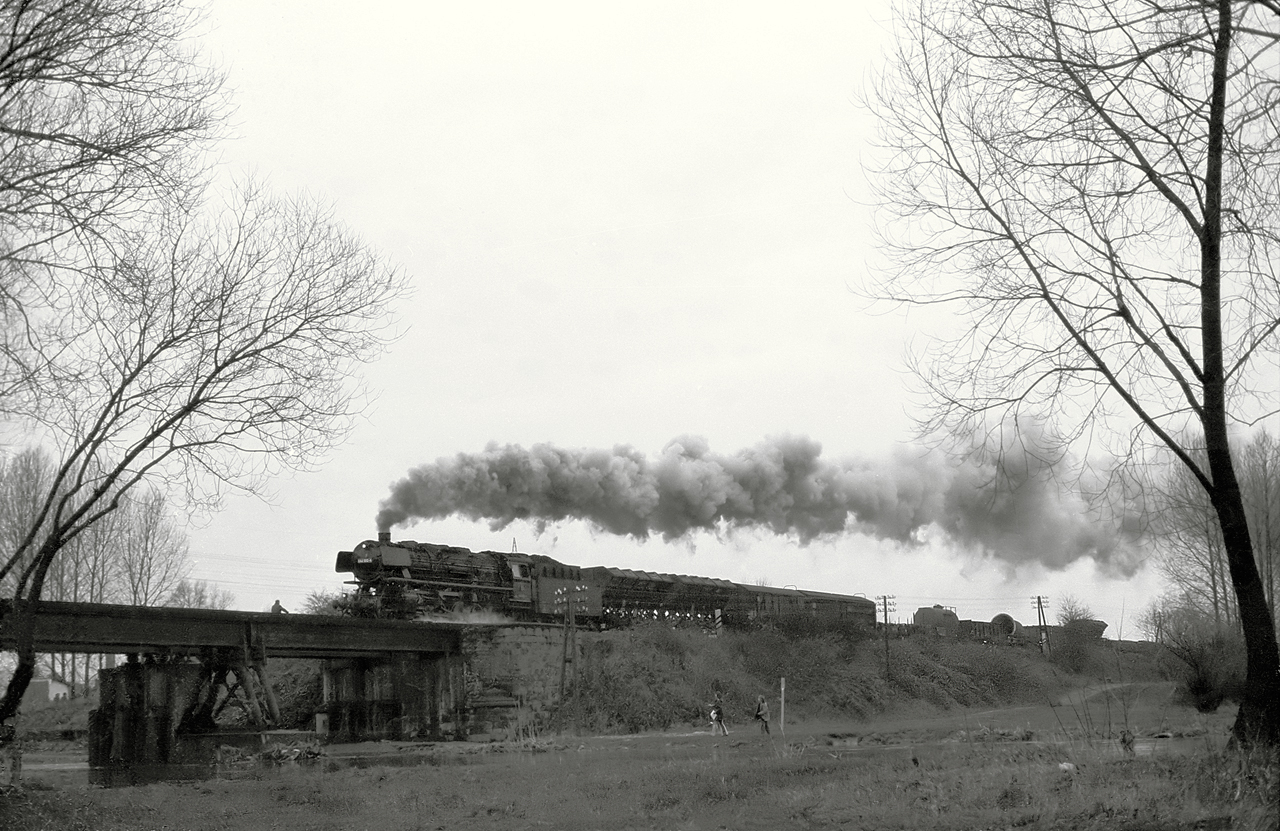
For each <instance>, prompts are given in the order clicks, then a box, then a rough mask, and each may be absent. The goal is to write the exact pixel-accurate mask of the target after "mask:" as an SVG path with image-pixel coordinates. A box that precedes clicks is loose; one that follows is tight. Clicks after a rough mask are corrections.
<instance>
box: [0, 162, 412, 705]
mask: <svg viewBox="0 0 1280 831" xmlns="http://www.w3.org/2000/svg"><path fill="white" fill-rule="evenodd" d="M100 254H101V255H100V256H98V257H97V258H95V259H94V260H91V261H87V262H85V263H84V264H83V265H82V266H81V269H80V270H79V272H77V275H83V276H82V277H81V279H83V280H84V281H85V285H84V290H83V291H82V292H80V293H79V295H78V296H80V297H81V298H82V302H81V303H80V304H79V305H71V306H68V307H66V308H65V309H63V310H62V318H61V322H60V331H59V337H60V338H61V341H62V345H61V347H60V349H59V352H58V360H57V362H51V367H52V371H50V372H48V373H47V374H46V375H45V376H44V377H46V378H47V379H48V383H49V384H50V387H51V388H50V389H48V390H46V391H44V392H43V393H42V394H41V395H39V396H37V397H36V398H38V399H39V400H40V402H41V405H40V406H39V407H38V408H35V409H29V410H27V411H25V412H24V413H23V415H24V416H25V423H26V424H27V426H28V427H29V429H30V430H31V431H32V433H33V434H35V435H39V436H41V437H42V438H43V439H44V441H45V442H46V443H47V444H49V445H52V446H56V447H57V448H58V463H57V467H56V475H55V477H54V482H53V483H52V485H51V486H50V487H49V488H48V489H47V490H46V491H45V492H44V494H43V499H42V501H41V502H40V504H39V513H38V516H37V518H36V520H37V521H35V522H33V523H32V525H31V527H30V530H29V533H28V534H27V535H26V536H25V537H24V538H23V539H22V540H21V542H20V543H19V544H18V546H16V548H14V549H12V550H11V551H10V552H7V556H6V558H5V560H4V561H2V562H0V580H10V581H11V582H10V583H9V585H11V586H12V590H13V596H14V598H15V600H18V601H33V600H37V599H39V598H40V597H41V596H42V593H43V591H44V587H45V583H46V580H47V578H48V575H49V570H50V568H51V567H52V566H53V565H54V563H55V562H57V559H58V557H59V555H60V554H61V553H62V552H63V551H64V550H65V548H66V546H67V545H68V543H69V542H70V541H71V540H73V539H75V538H76V537H78V536H80V535H81V534H83V533H84V532H85V531H86V529H88V528H90V527H92V526H93V525H94V524H95V523H97V522H99V521H101V520H102V519H103V518H104V517H106V516H107V515H109V514H110V513H112V512H113V511H115V510H116V509H117V508H119V507H120V506H121V504H123V500H124V498H125V495H126V494H128V493H129V492H130V491H132V490H133V489H134V488H136V487H138V486H139V485H140V484H141V483H143V482H146V481H150V482H159V483H168V484H170V485H181V486H182V487H184V488H185V489H186V494H187V499H188V500H189V501H190V502H191V503H193V504H205V505H209V504H214V503H216V501H217V499H218V498H219V495H220V494H221V493H222V491H223V489H224V488H225V487H228V486H229V487H233V488H238V489H242V490H247V491H250V492H254V491H258V490H260V489H261V488H262V487H263V486H264V484H265V481H266V477H267V476H268V475H269V474H270V473H271V472H272V471H273V470H274V469H275V467H276V466H277V465H287V466H291V467H293V468H299V469H302V468H307V467H308V466H309V465H312V464H314V463H315V462H316V461H317V460H318V459H321V458H322V457H323V456H324V454H325V452H326V451H327V450H328V448H330V447H331V446H333V445H334V443H336V442H338V441H339V440H341V439H342V438H343V437H344V435H345V432H346V430H347V429H348V428H349V426H350V423H351V420H352V418H353V417H354V416H355V414H356V412H358V409H359V407H360V405H361V401H362V399H361V398H360V395H359V389H358V388H356V387H354V386H353V385H352V384H351V379H352V373H353V371H354V369H355V367H356V366H358V365H359V363H361V362H363V361H367V360H370V359H372V358H373V357H375V356H376V355H377V354H379V353H380V351H381V349H382V347H383V345H384V344H385V338H386V331H387V330H386V326H387V323H388V319H389V304H390V303H391V302H393V300H394V299H395V298H396V297H397V296H398V295H399V294H400V293H401V291H402V288H403V281H402V278H401V277H400V276H399V275H398V274H397V273H396V272H395V271H393V270H392V269H390V268H388V267H386V266H385V265H384V264H383V263H382V261H381V260H380V258H379V257H378V256H377V255H376V254H374V253H373V252H371V251H369V250H368V249H367V248H365V247H364V246H363V245H361V244H360V243H359V242H358V241H357V240H355V239H354V238H352V237H351V236H350V235H349V234H348V233H347V232H346V231H345V230H343V229H342V228H341V227H339V226H338V225H336V224H335V223H334V222H333V220H332V219H331V218H330V216H329V215H328V213H327V212H326V211H325V210H323V209H321V208H320V207H318V206H316V205H314V204H311V203H307V202H290V201H284V200H279V199H275V198H272V197H270V196H268V195H267V194H265V193H264V192H263V191H261V190H260V189H257V188H255V187H252V186H247V187H245V188H243V189H242V190H241V192H240V193H239V194H238V195H237V197H236V198H235V200H234V201H233V202H231V203H230V204H229V205H227V206H226V208H225V209H224V210H222V211H220V212H218V213H217V214H215V215H214V217H213V219H205V218H203V215H202V214H199V213H191V212H181V213H176V214H171V215H168V216H166V217H164V218H163V221H156V222H153V223H151V225H150V226H149V227H148V228H146V229H145V230H141V229H140V230H138V231H136V232H135V231H131V232H130V233H129V234H128V235H121V237H120V239H119V241H118V244H116V245H115V246H113V247H112V248H110V249H103V250H102V251H101V252H100ZM68 279H70V278H68ZM71 379H74V383H73V382H72V380H71ZM33 400H34V399H33ZM15 608H16V609H18V610H19V612H20V619H19V621H18V622H17V623H16V624H15V627H14V629H15V632H16V635H17V640H18V649H17V652H18V659H19V665H18V668H17V671H16V672H15V673H14V676H13V679H12V680H11V682H10V684H9V687H8V689H7V691H6V694H5V698H4V699H3V700H2V701H0V719H4V718H7V717H9V716H10V715H11V714H12V712H13V708H14V707H16V705H17V701H18V699H19V697H20V696H21V692H22V690H23V689H25V686H26V683H27V682H28V681H29V679H30V677H31V674H30V673H31V669H32V667H33V661H34V655H33V652H32V641H31V636H32V631H33V630H32V620H33V618H32V615H33V614H34V611H33V607H31V605H30V604H29V603H22V602H20V603H18V604H16V606H15ZM22 610H28V611H26V612H25V613H24V612H22Z"/></svg>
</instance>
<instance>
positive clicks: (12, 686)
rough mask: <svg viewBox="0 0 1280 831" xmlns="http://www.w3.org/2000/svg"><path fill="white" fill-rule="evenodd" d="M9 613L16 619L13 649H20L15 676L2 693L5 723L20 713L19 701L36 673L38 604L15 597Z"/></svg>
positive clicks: (0, 700) (1, 714)
mask: <svg viewBox="0 0 1280 831" xmlns="http://www.w3.org/2000/svg"><path fill="white" fill-rule="evenodd" d="M8 617H9V618H10V620H12V621H13V632H14V640H15V641H16V645H15V649H14V652H15V653H17V657H18V665H17V666H16V667H14V669H13V676H12V677H11V678H10V679H9V685H8V686H7V687H6V688H5V691H4V696H2V697H0V724H4V723H5V722H6V721H8V720H9V719H11V718H13V717H14V716H15V715H17V713H18V705H20V704H21V703H22V696H23V694H24V693H26V691H27V687H28V686H29V685H30V684H31V679H32V678H34V677H35V674H36V653H35V648H34V646H35V630H36V616H35V606H34V604H32V603H29V602H26V601H22V600H14V601H13V605H12V606H11V607H10V609H9V615H8Z"/></svg>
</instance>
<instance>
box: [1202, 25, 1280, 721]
mask: <svg viewBox="0 0 1280 831" xmlns="http://www.w3.org/2000/svg"><path fill="white" fill-rule="evenodd" d="M1231 14H1232V10H1231V3H1230V0H1218V31H1217V37H1216V39H1215V42H1214V63H1213V92H1212V94H1211V96H1210V100H1209V122H1208V129H1209V132H1208V148H1207V151H1208V152H1207V154H1206V165H1205V188H1204V225H1203V227H1202V229H1201V231H1200V324H1201V338H1202V346H1201V348H1202V349H1203V355H1204V410H1203V413H1204V414H1203V417H1202V418H1203V424H1204V438H1205V450H1206V454H1207V456H1208V459H1209V473H1210V480H1211V483H1212V484H1211V485H1210V486H1209V498H1210V499H1211V500H1212V501H1213V508H1214V510H1215V511H1216V512H1217V514H1218V524H1219V526H1220V527H1221V529H1222V544H1223V547H1224V548H1225V549H1226V554H1227V566H1228V568H1229V570H1230V573H1231V583H1232V585H1233V587H1234V588H1235V594H1236V615H1237V617H1238V619H1239V620H1240V626H1241V628H1242V629H1243V630H1244V646H1245V654H1246V656H1247V661H1248V669H1247V674H1246V678H1245V692H1244V700H1243V701H1241V702H1240V711H1239V713H1238V715H1237V716H1236V723H1235V725H1234V726H1233V727H1232V729H1231V732H1232V734H1233V735H1234V736H1235V739H1236V741H1237V742H1239V743H1240V744H1241V745H1244V746H1248V745H1252V744H1255V743H1261V744H1270V745H1275V744H1277V743H1280V717H1278V716H1280V675H1277V673H1278V672H1280V649H1278V648H1277V645H1276V632H1275V627H1274V625H1273V623H1272V620H1271V613H1270V611H1269V610H1268V608H1267V600H1266V596H1265V595H1264V593H1263V591H1262V580H1261V578H1260V577H1259V575H1258V564H1257V561H1256V560H1254V557H1253V544H1252V542H1251V540H1250V538H1249V524H1248V520H1247V519H1246V517H1245V511H1244V498H1243V496H1242V495H1241V493H1240V482H1239V479H1238V478H1237V476H1236V470H1235V462H1234V460H1233V459H1232V456H1231V443H1230V437H1229V434H1228V430H1227V400H1226V377H1227V376H1226V368H1225V366H1224V364H1223V332H1222V192H1223V184H1222V175H1223V165H1222V161H1223V154H1224V151H1225V146H1226V128H1225V124H1226V119H1225V112H1226V98H1227V75H1228V60H1227V59H1228V56H1229V54H1230V51H1231V45H1232V38H1233V36H1234V31H1233V22H1234V21H1233V19H1232V16H1231Z"/></svg>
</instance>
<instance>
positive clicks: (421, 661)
mask: <svg viewBox="0 0 1280 831" xmlns="http://www.w3.org/2000/svg"><path fill="white" fill-rule="evenodd" d="M34 611H35V614H34V616H33V617H31V618H26V616H25V615H21V614H16V613H15V609H14V608H13V606H12V605H11V604H10V603H9V602H6V601H0V649H8V650H11V649H14V648H15V646H16V645H17V641H18V635H19V631H18V629H19V626H20V625H22V621H23V620H24V619H26V620H31V621H32V624H33V629H32V640H33V643H34V648H35V651H36V652H37V653H90V654H104V655H112V656H116V655H125V656H127V658H126V661H125V662H124V663H123V664H122V665H120V666H108V668H106V669H103V670H102V672H101V673H100V676H99V708H98V709H97V710H96V711H94V714H93V716H92V718H91V722H90V741H89V761H90V767H91V770H97V771H104V770H105V771H108V772H109V771H111V770H112V769H127V770H128V775H127V776H124V777H123V778H124V779H126V780H129V779H130V778H131V777H133V774H134V773H135V772H136V771H137V770H138V769H139V768H140V767H147V766H152V767H154V766H160V767H166V768H175V767H177V768H180V767H182V766H191V765H196V766H197V767H200V766H205V765H211V764H212V756H213V750H214V749H215V748H216V747H218V746H219V745H220V744H224V743H226V742H227V741H228V735H227V733H226V731H225V730H222V731H220V730H219V729H218V726H217V725H218V722H219V719H218V717H219V716H220V715H221V713H222V712H223V711H224V710H225V709H227V708H228V707H229V706H231V707H238V708H239V709H241V710H243V711H244V714H245V721H246V722H247V723H248V724H249V725H250V727H251V728H252V729H251V731H249V732H250V733H251V734H252V735H253V738H254V739H256V740H257V741H261V737H262V735H263V733H264V731H267V730H270V729H272V728H277V727H280V726H281V723H280V706H279V703H278V701H277V695H276V690H275V687H274V685H273V683H272V672H271V668H272V666H273V662H274V663H277V664H278V660H279V659H296V658H304V659H318V660H320V661H321V662H322V671H321V679H322V702H323V703H322V705H321V707H320V708H319V710H318V711H317V713H316V714H315V722H314V726H315V730H316V732H317V733H318V734H321V735H328V736H329V737H331V738H335V739H349V740H350V739H366V738H414V739H423V740H427V739H454V738H475V737H485V736H495V737H506V736H509V735H511V733H512V732H514V731H518V730H520V729H522V727H524V726H525V725H528V726H529V727H533V726H535V725H536V724H537V723H538V722H540V721H545V720H548V719H549V718H550V717H551V715H552V714H553V712H554V710H555V708H556V707H557V706H558V703H559V702H558V692H559V685H558V679H559V668H560V665H561V661H562V659H563V651H562V650H563V645H564V637H563V634H562V630H561V629H560V627H556V626H546V625H536V624H533V625H531V624H513V623H488V624H479V623H469V622H465V621H433V622H425V621H399V620H375V619H360V618H348V617H338V616H328V615H305V614H272V613H269V612H267V613H262V612H241V611H219V610H210V609H176V608H155V607H139V606H124V605H113V604H99V603H61V602H49V601H42V602H40V603H38V604H36V605H35V608H34ZM117 773H119V770H117ZM121 778H122V777H121V776H120V775H114V776H104V777H99V781H104V782H106V783H110V782H111V781H112V780H119V779H121Z"/></svg>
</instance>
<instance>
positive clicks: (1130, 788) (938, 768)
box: [0, 733, 1280, 831]
mask: <svg viewBox="0 0 1280 831" xmlns="http://www.w3.org/2000/svg"><path fill="white" fill-rule="evenodd" d="M435 762H436V763H435V764H423V765H419V766H416V767H387V766H373V767H368V768H357V767H345V766H339V765H338V764H336V763H335V762H334V761H328V762H326V761H323V760H322V761H321V762H320V763H319V764H317V765H313V766H309V767H308V766H284V767H275V768H264V769H261V770H258V771H255V772H253V773H252V774H251V775H250V776H249V777H248V778H245V779H242V780H238V781H224V780H219V781H211V782H202V783H197V784H168V785H150V786H146V787H138V788H121V789H116V790H90V789H66V790H25V791H21V792H15V791H10V792H8V793H6V795H5V796H4V797H0V828H5V829H9V828H13V829H17V828H24V829H27V828H29V829H33V831H36V830H37V829H44V828H48V829H54V828H57V829H66V831H88V829H102V831H122V830H123V829H130V830H131V831H132V829H155V830H156V831H159V829H169V830H170V831H179V829H181V831H215V829H228V830H229V829H236V831H267V829H289V830H290V831H295V830H296V831H303V830H304V829H305V830H306V831H356V829H366V828H367V829H378V830H379V831H399V830H400V829H404V831H409V830H410V829H442V828H443V829H468V828H476V829H480V828H483V829H529V828H551V829H604V828H608V829H642V828H646V829H647V828H663V829H665V828H708V829H719V828H732V829H778V828H858V829H875V828H886V829H888V828H894V829H908V828H909V829H987V828H1027V829H1130V831H1140V830H1145V829H1193V828H1194V829H1214V828H1221V829H1226V828H1232V829H1246V830H1247V831H1252V829H1264V828H1265V829H1268V831H1270V829H1273V828H1274V827H1276V820H1277V801H1276V799H1277V796H1276V794H1277V790H1276V789H1277V787H1280V764H1277V761H1276V759H1275V758H1274V757H1270V758H1263V757H1248V756H1241V755H1239V754H1234V753H1229V752H1226V751H1221V750H1213V749H1209V748H1208V747H1206V746H1204V745H1203V744H1197V743H1196V742H1194V741H1192V742H1191V743H1190V747H1186V746H1184V747H1183V748H1182V749H1181V750H1180V751H1179V752H1168V753H1162V754H1160V755H1153V756H1145V757H1130V756H1125V755H1123V754H1121V753H1120V752H1119V751H1118V750H1117V749H1116V748H1115V747H1114V746H1105V747H1104V746H1100V745H1094V746H1090V745H1088V744H1085V743H1082V742H1077V741H1059V742H1057V743H1049V742H1025V741H999V740H989V741H984V742H970V741H948V742H939V743H931V744H917V745H908V746H892V745H890V746H885V745H877V746H875V747H872V748H868V747H867V746H865V744H864V745H859V746H856V747H850V746H849V742H839V741H836V740H834V739H830V738H827V737H825V736H822V735H819V736H806V737H803V738H793V739H792V740H791V741H790V742H785V741H782V740H772V741H771V740H769V739H767V738H765V737H763V736H760V735H758V734H750V735H747V734H745V733H744V735H743V736H742V737H739V736H738V735H737V734H734V735H731V736H730V737H729V738H728V739H727V740H726V739H721V740H720V741H719V742H716V741H715V740H713V739H712V738H711V737H710V736H709V735H708V734H695V735H688V734H686V735H679V736H675V735H669V736H656V737H654V736H651V737H640V738H634V739H627V740H617V739H615V740H609V741H606V740H599V739H596V740H585V742H584V744H583V745H582V749H569V748H564V749H561V750H558V751H555V752H549V753H546V752H544V753H529V752H511V753H494V752H489V753H474V752H473V753H471V754H468V755H461V754H459V755H456V756H454V757H452V761H450V762H446V763H440V759H439V757H435ZM1063 762H1070V763H1071V764H1072V765H1074V766H1075V767H1074V770H1069V771H1064V770H1063V769H1062V767H1061V765H1062V763H1063Z"/></svg>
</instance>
